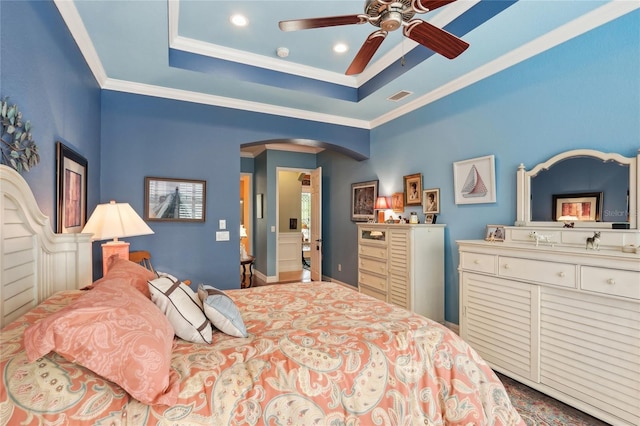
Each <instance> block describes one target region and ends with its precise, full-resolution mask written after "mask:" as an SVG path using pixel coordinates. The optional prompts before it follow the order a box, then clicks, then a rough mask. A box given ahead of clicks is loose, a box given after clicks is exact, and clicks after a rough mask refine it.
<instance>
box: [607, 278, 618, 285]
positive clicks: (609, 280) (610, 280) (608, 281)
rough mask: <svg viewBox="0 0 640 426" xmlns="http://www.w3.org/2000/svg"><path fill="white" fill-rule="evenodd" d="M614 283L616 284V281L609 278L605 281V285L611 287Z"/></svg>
mask: <svg viewBox="0 0 640 426" xmlns="http://www.w3.org/2000/svg"><path fill="white" fill-rule="evenodd" d="M615 283H616V280H614V279H613V278H609V279H608V280H607V284H611V285H613V284H615Z"/></svg>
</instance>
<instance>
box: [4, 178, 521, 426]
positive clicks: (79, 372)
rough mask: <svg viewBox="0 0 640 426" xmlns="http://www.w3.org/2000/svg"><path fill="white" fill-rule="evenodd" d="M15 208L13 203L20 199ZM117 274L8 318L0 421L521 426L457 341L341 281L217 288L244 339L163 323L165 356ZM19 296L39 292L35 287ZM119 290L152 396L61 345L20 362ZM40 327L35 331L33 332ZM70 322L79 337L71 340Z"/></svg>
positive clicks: (104, 337)
mask: <svg viewBox="0 0 640 426" xmlns="http://www.w3.org/2000/svg"><path fill="white" fill-rule="evenodd" d="M15 178H16V177H15V176H12V179H15ZM3 183H4V182H3ZM1 188H2V191H4V190H5V185H2V186H1ZM3 197H5V196H4V195H3ZM11 198H12V200H15V199H16V198H15V197H11ZM14 204H15V205H16V207H17V208H18V210H16V211H19V210H20V209H21V208H22V207H23V206H21V205H20V203H17V204H16V203H14ZM14 216H15V217H22V218H24V217H26V216H25V215H24V214H22V213H18V214H16V215H14ZM3 238H4V234H3ZM33 238H34V239H37V238H38V237H37V236H34V237H33ZM6 245H7V244H5V246H6ZM80 249H84V248H80ZM3 256H4V254H3ZM67 257H73V256H70V255H69V254H68V255H67ZM38 259H39V257H38V256H35V258H34V262H35V263H36V265H37V264H38ZM71 275H72V276H73V277H77V274H75V273H74V274H71ZM108 275H109V274H108ZM127 280H128V278H127V277H124V278H123V277H119V278H110V277H109V276H107V277H105V278H103V281H102V282H101V283H98V282H96V283H94V285H93V289H91V290H77V289H76V290H73V289H71V290H70V289H62V291H55V290H52V294H50V295H47V297H46V299H45V300H43V301H39V300H38V299H37V297H35V298H34V300H35V301H36V302H37V303H36V306H35V307H33V308H30V309H29V310H27V312H25V313H23V314H21V315H19V316H18V317H16V318H13V320H12V321H10V322H8V323H7V324H6V326H5V327H4V328H3V329H2V332H1V336H0V347H1V348H2V350H1V354H0V371H1V372H2V380H3V383H2V386H1V387H0V419H2V424H11V425H13V424H73V425H80V424H87V425H89V424H90V425H95V424H131V425H142V424H182V425H199V424H207V425H211V424H216V425H218V424H220V425H234V424H237V425H240V424H243V425H244V424H247V425H262V424H269V425H271V424H273V425H275V424H281V425H284V424H291V425H314V424H318V425H326V424H335V425H339V424H345V425H357V424H360V425H373V424H389V425H415V424H423V425H440V424H443V425H444V424H449V425H454V424H460V425H462V424H464V425H469V424H473V425H484V424H486V425H524V423H523V422H522V420H521V418H520V416H519V415H518V413H517V412H516V411H515V410H514V408H513V407H512V405H511V403H510V401H509V398H508V396H507V394H506V391H505V389H504V387H503V386H502V384H501V383H500V381H499V380H498V378H497V377H496V376H495V374H494V373H493V371H492V370H491V369H490V368H489V367H488V366H487V365H486V363H485V362H484V361H483V360H482V359H480V358H479V356H478V355H477V354H476V353H475V352H474V351H473V350H472V349H471V348H470V347H469V346H468V345H467V344H466V343H465V342H464V341H462V340H461V339H460V338H459V337H458V336H457V335H455V334H454V333H452V332H451V331H449V330H448V329H447V328H445V327H444V326H442V325H440V324H438V323H435V322H433V321H431V320H428V319H426V318H424V317H421V316H419V315H415V314H413V313H410V312H408V311H406V310H404V309H401V308H398V307H395V306H393V305H390V304H387V303H385V302H381V301H378V300H376V299H373V298H371V297H369V296H366V295H364V294H360V293H358V292H357V291H355V290H353V289H351V288H347V287H345V286H343V285H339V284H336V283H330V282H313V283H294V284H286V285H277V286H264V287H257V288H249V289H241V290H228V291H225V292H224V293H225V297H228V298H230V300H232V302H233V304H234V306H235V307H236V308H237V310H238V312H240V314H241V317H242V321H243V325H244V327H245V330H246V337H236V336H233V335H230V334H227V333H223V332H221V331H216V330H214V331H213V332H212V334H211V343H192V342H188V341H186V340H184V339H181V338H178V337H173V329H171V332H172V333H171V336H170V337H171V338H170V340H169V341H168V343H167V339H166V336H165V338H164V340H163V342H164V345H165V346H164V348H165V349H166V350H167V351H168V352H165V355H166V356H165V357H156V356H154V354H155V353H156V352H153V351H150V350H148V347H149V345H147V344H146V340H145V341H144V344H143V343H139V342H143V340H139V339H147V338H148V337H149V336H150V335H155V334H157V335H160V334H161V333H160V332H159V331H158V330H160V329H162V328H163V321H164V320H163V319H162V318H165V317H164V316H163V315H160V316H158V312H159V311H160V310H159V309H153V308H149V309H146V308H145V309H138V308H137V306H139V305H137V304H138V303H152V302H149V299H148V296H147V295H144V294H142V290H140V291H139V290H138V289H134V290H131V288H133V286H132V285H129V284H130V281H127ZM151 282H155V280H152V281H151ZM37 284H38V283H37V280H36V282H35V285H36V286H37ZM98 284H99V285H98ZM74 285H77V286H78V287H82V286H83V283H82V282H79V281H78V280H76V281H75V283H74ZM149 288H150V289H151V297H152V298H153V296H154V294H153V288H152V286H149ZM27 291H31V292H32V293H34V294H37V289H36V288H34V289H31V290H27ZM133 293H135V294H133ZM4 294H5V293H3V296H4ZM111 296H113V297H111ZM119 297H120V299H121V300H126V303H122V304H121V305H118V306H115V307H113V308H112V309H110V310H109V315H111V316H112V317H115V319H114V318H112V320H115V321H119V323H120V324H124V325H125V326H131V324H134V326H131V327H130V328H131V329H135V331H136V333H137V334H136V337H135V338H136V339H138V340H135V341H136V342H137V343H136V344H131V345H124V346H121V348H120V350H121V352H126V351H128V350H131V351H133V352H135V353H136V354H135V355H136V356H140V354H141V353H144V355H145V357H146V358H144V359H146V360H148V362H144V363H143V364H141V365H140V366H138V367H139V368H138V369H137V370H136V372H135V374H136V375H137V380H138V382H137V384H138V385H141V386H147V385H148V384H149V383H148V382H149V381H150V380H152V379H148V377H151V376H152V374H149V371H148V370H150V369H153V368H155V367H156V366H158V365H161V364H162V365H166V369H165V370H162V369H161V368H160V369H156V370H157V371H156V373H157V372H158V371H160V372H161V373H162V374H160V375H166V376H167V377H163V378H162V380H164V381H163V382H162V383H163V384H162V386H165V387H164V388H163V389H164V390H163V391H162V392H163V394H162V395H161V396H160V399H159V401H161V403H153V404H149V403H144V402H141V401H140V400H139V399H136V398H134V397H133V396H132V395H137V394H136V393H135V391H137V390H136V389H134V391H130V390H125V388H126V387H127V386H129V383H126V382H125V384H124V386H121V385H122V383H121V384H120V385H119V384H116V383H115V382H114V381H112V380H107V379H106V378H105V376H106V377H111V376H109V375H108V374H106V375H105V376H103V375H101V374H97V373H95V372H94V371H95V370H94V371H92V370H93V368H89V367H87V365H86V364H85V363H84V362H83V358H82V357H79V356H78V357H76V358H74V357H71V356H69V353H68V351H67V350H66V349H65V350H63V349H61V348H62V346H60V342H57V341H56V342H55V344H58V346H57V348H58V349H57V350H56V351H49V352H46V353H45V354H44V355H42V356H39V357H38V358H36V359H33V360H29V356H31V350H32V346H33V345H39V344H41V343H42V342H46V341H49V340H53V339H52V338H50V335H49V333H51V329H46V328H44V327H43V326H42V324H45V323H49V322H51V323H52V324H53V323H55V321H54V319H57V318H62V317H63V313H65V312H69V311H72V312H77V311H78V310H81V309H85V308H86V311H87V312H95V311H96V308H95V306H98V305H100V304H104V303H107V302H105V300H109V302H108V303H111V299H113V300H118V298H119ZM82 301H84V302H85V304H84V305H83V307H82V308H76V306H79V304H80V302H82ZM3 302H4V300H3ZM88 302H90V303H88ZM92 303H93V304H92ZM131 306H133V308H131ZM140 306H142V305H140ZM145 306H147V305H145ZM149 306H152V307H154V308H155V305H153V304H152V305H149ZM87 307H88V308H87ZM127 307H129V309H130V311H129V313H131V309H133V311H135V312H137V313H140V314H141V315H143V316H144V315H148V316H149V319H148V320H149V322H148V323H147V324H150V325H151V326H150V328H149V329H148V331H146V332H145V333H140V330H146V329H144V328H142V327H138V326H137V325H136V324H135V323H134V322H133V320H131V317H130V315H129V314H121V313H122V312H126V311H123V309H127ZM156 311H157V312H156ZM65 321H66V320H65ZM96 323H98V322H95V323H93V322H92V323H91V326H94V327H95V324H96ZM55 324H60V323H55ZM69 324H70V323H68V322H65V323H64V326H61V327H58V328H57V329H56V330H57V331H55V332H57V333H59V334H58V335H56V336H57V337H56V339H57V338H60V339H66V340H67V341H69V342H71V343H70V345H71V346H81V345H83V344H85V343H86V341H88V340H92V341H95V342H96V345H98V346H99V345H101V344H103V343H104V342H106V341H111V340H112V339H113V337H112V336H110V335H109V334H108V332H106V331H104V329H96V328H94V329H91V331H90V332H86V328H85V327H86V325H83V326H82V327H80V328H75V326H69ZM36 329H38V330H39V332H41V333H44V334H34V333H30V332H29V330H36ZM80 329H82V330H85V331H84V332H85V334H84V335H82V334H76V333H77V330H80ZM96 330H98V332H96ZM176 332H177V331H176ZM54 334H55V333H54ZM158 338H159V339H162V337H158ZM34 342H35V343H34ZM138 343H139V344H138ZM25 345H26V346H25ZM47 347H48V346H46V345H45V348H47ZM45 350H46V349H45ZM28 352H29V353H28ZM158 353H159V352H158ZM63 355H64V356H63ZM92 356H93V357H96V356H97V357H98V358H101V359H102V360H101V364H100V366H102V365H103V364H112V363H113V359H111V357H110V356H106V357H105V354H102V353H99V351H96V350H95V347H93V349H92ZM69 358H73V360H70V359H69ZM164 358H166V359H164ZM163 363H164V364H163ZM98 368H99V367H98ZM142 370H144V372H143V373H140V372H141V371H142ZM147 374H149V375H147ZM156 375H157V374H156ZM154 377H155V376H154ZM163 398H164V399H163ZM167 401H170V403H168V404H165V403H164V402H167Z"/></svg>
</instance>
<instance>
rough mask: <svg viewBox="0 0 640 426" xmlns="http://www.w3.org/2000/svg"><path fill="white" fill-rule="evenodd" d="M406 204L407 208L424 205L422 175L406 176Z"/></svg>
mask: <svg viewBox="0 0 640 426" xmlns="http://www.w3.org/2000/svg"><path fill="white" fill-rule="evenodd" d="M404 204H405V205H406V206H419V205H421V204H422V173H414V174H412V175H407V176H404Z"/></svg>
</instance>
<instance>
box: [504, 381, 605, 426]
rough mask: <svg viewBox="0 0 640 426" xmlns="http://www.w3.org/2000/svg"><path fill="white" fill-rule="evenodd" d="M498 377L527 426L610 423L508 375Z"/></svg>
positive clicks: (603, 425)
mask: <svg viewBox="0 0 640 426" xmlns="http://www.w3.org/2000/svg"><path fill="white" fill-rule="evenodd" d="M496 374H498V373H496ZM498 377H499V378H500V380H502V383H503V384H504V387H505V389H506V390H507V393H508V394H509V398H510V399H511V404H513V406H514V407H515V409H516V410H518V413H520V417H522V420H524V422H525V423H526V424H527V426H567V425H570V426H608V425H609V423H605V422H603V421H601V420H598V419H596V418H594V417H591V416H590V415H588V414H585V413H583V412H582V411H580V410H576V409H575V408H573V407H569V406H568V405H566V404H563V403H562V402H560V401H558V400H555V399H553V398H551V397H549V396H547V395H545V394H543V393H540V392H538V391H536V390H534V389H531V388H530V387H528V386H525V385H523V384H522V383H520V382H517V381H515V380H513V379H511V378H509V377H507V376H504V375H502V374H498Z"/></svg>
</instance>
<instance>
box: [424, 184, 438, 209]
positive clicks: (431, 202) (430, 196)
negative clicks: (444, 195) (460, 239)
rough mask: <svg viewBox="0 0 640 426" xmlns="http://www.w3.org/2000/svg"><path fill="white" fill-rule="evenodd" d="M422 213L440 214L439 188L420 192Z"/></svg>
mask: <svg viewBox="0 0 640 426" xmlns="http://www.w3.org/2000/svg"><path fill="white" fill-rule="evenodd" d="M422 213H425V214H426V213H440V188H432V189H425V190H424V191H422Z"/></svg>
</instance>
